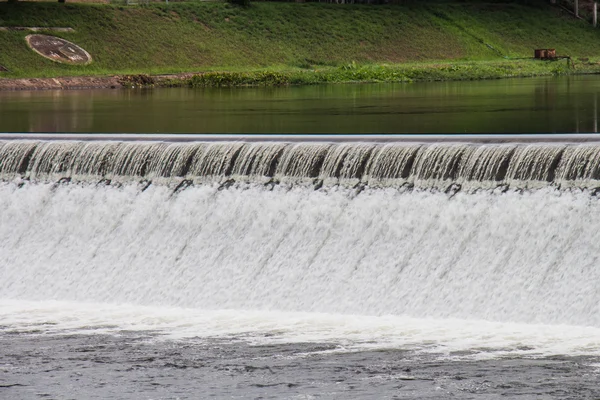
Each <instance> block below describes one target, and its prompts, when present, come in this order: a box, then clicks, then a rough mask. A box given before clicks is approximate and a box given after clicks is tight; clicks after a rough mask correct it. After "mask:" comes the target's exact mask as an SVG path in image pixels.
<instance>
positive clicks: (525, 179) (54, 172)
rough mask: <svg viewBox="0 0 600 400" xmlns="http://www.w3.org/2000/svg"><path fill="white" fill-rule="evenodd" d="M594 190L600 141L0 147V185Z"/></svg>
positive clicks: (599, 177) (21, 143)
mask: <svg viewBox="0 0 600 400" xmlns="http://www.w3.org/2000/svg"><path fill="white" fill-rule="evenodd" d="M19 178H20V179H26V180H31V181H39V182H52V181H59V180H61V179H62V180H74V181H83V182H98V181H105V182H107V181H111V182H112V181H114V182H129V181H136V180H138V181H139V180H147V181H152V182H153V183H163V184H173V185H178V184H180V183H181V182H182V181H183V180H185V181H186V182H188V183H190V184H191V183H194V184H202V183H206V182H248V183H267V182H273V183H285V184H302V183H308V184H315V185H318V187H321V186H323V185H325V186H332V185H344V186H354V185H363V186H369V187H401V186H405V187H406V186H408V187H415V188H433V189H440V190H447V189H448V188H449V187H462V188H463V189H475V190H476V189H494V188H497V187H503V188H509V187H510V188H512V189H534V188H541V187H548V186H550V187H558V188H582V189H595V188H597V187H600V143H462V142H456V143H452V142H448V143H419V142H401V143H369V142H364V143H361V142H355V143H334V142H331V143H327V142H324V143H323V142H299V143H297V142H240V141H237V142H191V143H177V142H131V141H83V140H81V141H45V140H5V141H0V179H1V180H4V181H12V180H14V179H19Z"/></svg>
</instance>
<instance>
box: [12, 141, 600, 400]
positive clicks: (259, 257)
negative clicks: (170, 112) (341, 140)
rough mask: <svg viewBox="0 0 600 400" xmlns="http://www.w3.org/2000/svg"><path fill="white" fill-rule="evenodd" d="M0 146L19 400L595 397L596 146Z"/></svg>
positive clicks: (599, 206) (599, 294)
mask: <svg viewBox="0 0 600 400" xmlns="http://www.w3.org/2000/svg"><path fill="white" fill-rule="evenodd" d="M0 146H1V147H0V176H1V177H2V179H3V181H2V183H0V254H1V255H2V261H0V276H1V277H2V279H0V340H1V341H3V342H4V344H5V346H4V350H2V352H1V353H0V356H2V357H1V358H2V359H4V360H9V361H7V363H6V364H5V366H4V367H3V368H4V371H5V372H7V374H6V377H7V378H4V379H5V381H1V380H0V396H2V393H3V392H2V391H1V390H4V391H5V392H4V393H9V392H7V390H11V391H12V392H10V393H12V395H14V398H36V397H35V396H37V395H36V394H35V393H34V392H35V390H37V391H38V392H39V391H40V390H42V389H41V386H40V385H39V384H38V383H36V382H37V381H38V380H39V379H40V377H44V376H46V375H44V372H43V371H44V369H43V368H41V367H40V368H37V367H36V364H35V362H32V360H36V359H37V358H39V357H44V359H47V360H48V363H49V365H50V366H54V367H55V368H56V369H51V370H53V371H55V372H54V374H55V375H52V376H55V380H58V381H59V382H61V384H60V385H58V386H57V388H56V390H55V391H54V392H52V390H50V389H44V391H42V392H43V393H50V394H51V397H52V396H54V397H56V398H64V397H65V396H66V394H68V393H69V392H68V391H65V389H64V388H65V382H67V381H69V379H71V378H73V376H72V375H69V374H70V373H67V372H66V371H71V370H73V371H76V370H77V369H78V368H80V367H81V365H84V364H85V365H87V364H86V362H87V361H85V362H84V361H81V362H83V364H81V362H80V364H81V365H80V367H77V365H79V364H77V362H74V361H72V360H76V359H79V358H77V357H80V356H79V355H78V354H74V352H75V353H76V352H78V351H79V350H77V349H88V350H85V351H86V352H87V351H89V352H92V353H93V355H94V357H97V359H98V360H104V361H102V362H103V363H105V364H106V365H100V364H98V363H95V362H92V363H91V364H90V365H89V366H88V367H89V368H88V367H86V368H88V369H86V370H85V371H86V372H85V374H84V375H83V377H82V378H81V379H82V382H83V383H82V384H84V385H87V386H85V387H86V388H88V389H89V390H88V391H87V392H85V391H84V392H81V391H80V392H77V393H79V395H80V396H79V397H81V396H83V397H89V398H93V397H96V398H103V397H104V398H106V397H107V396H108V397H114V396H115V395H117V393H121V394H123V392H122V391H121V392H119V390H117V389H115V390H116V393H115V392H112V391H111V390H109V389H107V388H104V389H99V388H100V386H98V385H97V384H98V383H97V382H95V381H94V379H95V378H93V377H94V376H96V374H105V375H107V376H108V375H110V376H118V377H120V378H119V379H122V380H123V382H122V387H121V388H126V389H127V390H131V393H132V395H131V396H129V395H127V396H123V397H125V398H138V397H136V396H135V395H134V394H135V393H141V392H143V393H150V389H151V385H150V382H159V383H160V382H163V381H162V380H161V379H163V378H164V379H167V378H165V377H168V379H167V382H166V383H165V382H163V383H164V385H166V386H164V387H163V386H161V388H163V389H165V388H166V389H165V391H164V392H163V395H161V396H162V397H161V396H158V397H157V398H173V399H175V398H178V397H181V398H188V397H193V394H192V393H187V392H185V391H184V392H182V393H180V394H176V393H175V392H173V391H169V389H168V388H169V387H170V386H169V385H174V386H173V387H178V385H179V386H181V385H184V382H190V380H194V379H196V380H197V383H196V384H197V385H199V387H198V390H202V388H204V389H206V388H207V387H209V386H210V385H211V384H212V386H210V387H211V388H212V389H211V390H212V391H211V393H212V394H213V395H215V396H216V397H236V396H238V397H241V398H244V397H245V396H244V394H248V393H252V395H253V396H254V397H259V396H263V395H265V393H267V394H268V393H270V394H271V395H272V396H273V397H276V398H282V397H289V398H301V397H298V396H303V395H306V397H309V395H310V396H313V397H319V394H321V395H323V396H322V397H325V398H340V397H352V396H351V395H350V394H351V393H353V392H352V391H353V390H354V389H356V388H359V389H360V391H361V392H360V393H362V395H357V396H355V397H360V398H366V397H369V396H372V398H392V397H393V396H392V394H394V395H398V397H405V398H414V397H410V396H416V397H421V398H445V396H450V395H452V396H459V397H464V398H471V397H469V396H470V395H471V394H477V393H480V394H485V395H486V396H488V397H486V398H495V396H506V395H515V396H516V395H522V396H525V397H524V398H528V397H527V395H528V394H529V395H530V394H531V393H537V394H540V395H544V396H546V397H545V398H568V397H569V396H572V397H573V398H586V397H589V398H593V396H597V395H600V392H599V391H597V390H596V389H595V388H596V385H595V383H594V382H597V379H598V366H597V365H600V364H598V362H599V360H600V358H599V357H600V342H599V341H598V337H600V291H599V290H598V288H597V287H598V285H597V282H599V281H600V269H599V268H598V264H599V260H598V257H599V255H600V231H598V229H597V228H598V226H600V200H599V199H598V198H597V197H596V195H595V191H594V190H589V189H590V188H594V187H595V186H594V185H595V182H596V181H597V179H598V174H599V172H598V168H600V166H599V165H598V155H597V154H598V152H599V150H600V146H596V145H591V144H590V145H567V144H556V145H546V144H537V145H522V144H511V145H492V144H489V145H484V144H446V145H443V144H440V145H433V144H389V145H377V144H286V143H262V144H261V143H256V144H245V143H225V144H208V143H198V144H164V143H152V144H140V143H83V142H73V143H54V142H26V141H16V142H4V143H2V144H1V145H0ZM65 178H70V180H69V179H65ZM307 179H308V180H307ZM314 180H316V182H315V181H314ZM306 182H310V184H309V185H306ZM407 182H408V183H410V185H408V184H407ZM490 182H493V183H494V184H493V185H492V184H490ZM117 183H118V184H117ZM265 183H269V184H265ZM335 183H349V184H341V185H336V184H335ZM356 183H359V185H358V186H356ZM452 184H455V185H459V187H460V186H463V187H464V186H465V185H467V184H469V187H471V188H479V189H486V188H490V189H489V190H478V191H466V190H464V191H460V190H452V191H447V190H445V189H446V188H447V187H448V185H452ZM497 187H501V189H502V190H497V189H495V190H494V189H493V188H497ZM565 187H568V188H569V190H564V188H565ZM425 188H426V189H427V190H423V189H425ZM431 188H435V189H444V190H431ZM522 188H528V190H516V189H522ZM578 188H580V189H581V190H580V189H578ZM359 189H360V190H359ZM89 335H92V336H89ZM103 335H108V336H103ZM140 340H141V342H139V341H140ZM69 343H70V344H69ZM14 348H18V349H21V350H20V351H17V350H11V349H14ZM40 348H42V349H46V350H39V349H40ZM35 349H38V350H35ZM119 349H121V350H119ZM167 349H177V350H176V351H175V350H173V351H172V352H171V350H168V351H167ZM81 351H84V350H81ZM122 351H125V353H122ZM196 352H200V353H201V354H200V353H196ZM128 354H129V355H128ZM156 354H161V355H160V356H157V355H156ZM350 354H354V356H352V355H350ZM82 357H83V358H81V360H88V361H89V360H92V359H94V360H95V359H96V358H94V357H92V358H90V357H91V356H82ZM86 357H87V358H86ZM136 357H137V358H136ZM157 357H158V358H157ZM161 357H162V358H161ZM353 357H354V358H353ZM68 360H71V361H68ZM148 360H150V361H148ZM156 360H160V363H158V364H157V362H158V361H156ZM211 360H212V361H211ZM216 360H220V361H216ZM223 360H229V361H227V362H228V363H230V364H227V363H225V365H223V363H224V362H225V361H223ZM361 360H362V361H361ZM494 360H496V361H494ZM502 360H504V361H502ZM534 360H538V361H534ZM234 361H235V362H234ZM311 362H317V364H319V363H321V362H323V363H325V364H326V365H330V366H332V365H336V366H337V367H335V368H340V369H339V370H337V369H335V368H333V367H331V368H333V370H331V369H329V367H325V366H321V367H314V365H313V364H311ZM24 363H25V364H27V365H29V367H27V368H25V369H23V368H21V367H18V365H23V364H24ZM178 363H179V364H178ZM231 363H233V364H231ZM506 363H509V364H510V363H512V364H511V365H510V366H507V364H506ZM535 363H537V364H535ZM325 364H324V365H325ZM65 365H68V367H65ZM173 365H184V366H185V368H184V367H182V368H183V369H186V371H187V372H186V375H185V379H184V378H183V376H180V375H177V373H176V370H177V367H173ZM231 365H237V366H236V367H232V366H231ZM276 365H277V366H278V367H277V368H279V367H280V368H281V370H277V369H276V371H275V372H274V371H273V370H271V371H270V372H269V373H268V374H267V375H268V376H269V377H270V378H265V376H264V373H263V374H262V375H260V379H259V378H258V377H257V376H256V375H252V374H254V373H256V371H268V369H267V368H271V367H273V368H276V367H275V366H276ZM311 365H312V367H311ZM319 365H320V364H319ZM349 365H354V366H355V367H352V368H355V369H352V368H351V369H349V370H347V371H346V368H349V367H348V366H349ZM358 365H362V367H364V366H365V365H367V366H369V365H370V366H372V370H371V373H370V375H369V372H368V371H363V372H364V373H365V374H366V375H364V377H366V376H369V377H370V378H368V379H367V380H363V379H362V378H360V379H359V377H358V376H357V375H355V372H356V368H358V369H360V368H362V367H358ZM136 366H137V367H136ZM313 367H314V368H317V369H314V370H313V369H311V368H313ZM505 367H506V368H505ZM63 368H66V370H63ZM128 368H129V369H128ZM165 368H166V369H165ZM188 368H189V369H188ZM236 368H237V369H236ZM257 368H258V369H257ZM260 368H262V369H260ZM298 368H299V369H300V370H298ZM319 368H321V369H319ZM536 368H539V369H536ZM554 368H556V369H554ZM140 369H143V370H144V371H152V373H150V372H148V373H149V374H150V375H151V376H152V378H151V380H150V381H147V383H148V385H150V386H148V387H146V386H144V385H141V384H140V385H141V386H136V385H133V386H132V383H131V382H132V379H133V378H135V377H139V376H138V375H139V374H138V372H135V371H139V370H140ZM238 369H239V371H238ZM457 369H458V370H460V371H462V372H461V374H463V373H464V374H463V375H464V376H463V378H461V379H465V380H466V381H465V382H462V383H457V382H458V381H461V379H458V378H457V382H454V381H453V380H452V379H453V378H449V377H452V376H456V374H457V372H456V370H457ZM415 370H416V371H418V372H415ZM524 370H525V371H529V372H528V373H529V374H530V375H527V373H525V374H526V376H528V377H529V378H527V379H526V380H525V381H523V378H522V376H523V373H524V372H523V371H524ZM57 371H59V372H57ZM60 371H62V372H60ZM115 371H117V372H118V373H117V372H115ZM165 371H166V372H165ZM190 371H196V372H193V373H191V372H190ZM244 371H245V372H244ZM249 371H251V372H252V374H251V375H252V376H249V375H248V374H249V373H250V372H249ZM336 371H337V372H336ZM340 371H346V372H344V373H343V374H342V375H344V376H345V378H344V379H342V380H341V381H339V382H346V383H344V384H343V385H342V384H341V383H340V385H342V386H343V387H342V386H336V385H337V384H334V383H335V382H336V381H335V379H338V378H339V379H341V378H340V377H339V376H338V375H339V373H341V372H340ZM353 371H354V372H353ZM411 371H412V372H411ZM478 371H479V372H478ZM359 373H360V372H359ZM165 374H166V375H165ZM190 374H191V375H190ZM244 374H246V375H244ZM269 374H273V375H269ZM336 374H337V375H336ZM481 374H483V375H481ZM502 374H505V375H502ZM548 374H551V376H550V377H549V375H548ZM561 374H562V375H561ZM459 375H460V374H459ZM559 375H560V376H561V377H562V378H561V379H562V380H561V381H559V382H556V381H555V380H556V379H558V378H557V377H558V376H559ZM232 376H235V378H226V377H232ZM461 376H462V375H461ZM161 377H162V378H161ZM504 377H506V379H504ZM136 379H137V378H136ZM182 379H183V380H182ZM228 379H229V380H228ZM230 379H234V381H231V380H230ZM448 379H450V380H448ZM546 380H547V381H548V382H546ZM413 381H414V382H413ZM94 382H95V383H94ZM169 382H170V383H169ZM373 382H379V384H380V385H382V386H381V391H378V390H376V389H375V387H377V385H375V386H373V385H374V384H373ZM406 382H412V383H410V384H407V383H406ZM515 382H520V383H519V384H516V383H515ZM534 382H537V384H534ZM540 382H546V383H547V385H546V383H544V384H541V383H540ZM163 383H160V384H157V385H159V386H160V385H162V384H163ZM400 383H401V384H400ZM232 384H234V388H233V389H232V388H231V386H230V385H232ZM3 385H4V386H3ZM19 385H22V386H19ZM94 385H96V386H94ZM236 385H237V386H236ZM256 385H258V386H256ZM261 385H262V386H261ZM265 385H266V386H265ZM269 385H271V386H269ZM319 385H321V386H319ZM519 385H520V386H519ZM536 385H537V386H536ZM3 387H4V389H3ZM273 387H276V388H273ZM27 388H34V389H35V390H34V389H32V390H33V391H32V392H28V391H27V390H28V389H27ZM136 388H137V390H138V391H141V392H136ZM236 388H237V389H236ZM266 388H271V389H266ZM319 388H320V389H319ZM353 388H354V389H353ZM369 388H370V389H369ZM402 388H404V389H402ZM438 388H439V390H438ZM561 388H567V389H561ZM440 390H441V391H440ZM561 390H562V391H561ZM565 390H566V391H565ZM192 392H194V391H192ZM36 393H37V392H36ZM40 393H41V392H40ZM194 393H196V392H194ZM324 393H325V394H324ZM92 394H93V395H92ZM12 395H11V396H12ZM30 395H31V396H30ZM145 396H146V395H145ZM147 396H150V395H149V394H148V395H147ZM42 397H43V396H42ZM46 397H47V396H46ZM75 397H78V396H75ZM117 397H119V396H117ZM533 397H535V396H534V395H532V398H533Z"/></svg>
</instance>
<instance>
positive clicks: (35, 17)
mask: <svg viewBox="0 0 600 400" xmlns="http://www.w3.org/2000/svg"><path fill="white" fill-rule="evenodd" d="M0 26H42V27H43V26H47V27H51V26H59V27H72V28H74V29H75V32H72V33H68V32H61V33H52V34H53V35H56V36H60V37H63V38H65V39H67V40H70V41H73V42H75V43H77V44H79V45H81V46H82V47H84V48H85V49H86V50H88V51H89V52H90V53H91V54H92V56H93V58H94V62H93V63H92V64H90V65H88V66H71V65H62V64H57V63H54V62H52V61H49V60H46V59H43V58H42V57H40V56H38V55H37V54H35V53H34V52H33V51H31V50H30V49H29V48H28V47H27V46H26V44H25V41H24V37H25V36H26V35H27V34H28V32H23V31H8V32H3V31H0V65H3V66H4V67H6V68H7V69H8V70H9V71H8V72H1V73H0V77H7V78H20V77H28V78H29V77H55V76H84V75H114V74H166V73H181V72H192V71H193V72H210V73H207V74H204V75H202V76H199V77H194V78H192V80H191V84H193V85H196V86H204V85H222V86H224V85H238V84H288V83H289V84H293V83H320V82H345V81H412V80H447V79H485V78H500V77H507V76H540V75H556V74H566V73H596V72H598V71H599V70H600V68H598V66H597V65H596V64H595V63H594V61H595V60H596V57H598V56H600V31H598V30H594V29H593V28H592V27H591V26H590V25H589V24H587V23H586V22H584V21H580V20H576V19H574V18H572V17H571V16H569V15H567V14H565V13H564V12H562V11H561V10H560V9H557V8H552V7H550V6H548V5H547V4H546V2H540V3H536V2H533V3H531V4H529V5H523V4H517V3H490V4H481V3H468V2H467V3H459V4H455V3H452V2H444V3H439V4H435V3H431V2H426V5H422V4H418V3H415V4H408V5H403V6H398V5H395V6H391V5H390V6H363V5H334V4H318V3H253V4H252V6H251V7H248V8H242V7H237V6H232V5H230V4H227V3H201V2H189V3H172V4H170V5H165V4H151V5H144V6H129V7H126V6H114V5H103V4H68V3H67V4H58V3H19V4H7V3H0ZM540 47H541V48H545V47H553V48H556V49H557V52H558V53H559V54H564V55H571V56H573V57H574V58H575V61H576V68H575V69H574V70H569V69H567V68H566V64H565V62H564V61H563V62H555V63H548V62H539V61H538V62H533V61H523V60H508V58H521V57H531V56H532V53H533V49H534V48H540ZM583 57H585V58H589V59H590V60H589V61H586V62H578V61H577V58H583ZM223 71H226V72H223ZM179 83H181V82H179Z"/></svg>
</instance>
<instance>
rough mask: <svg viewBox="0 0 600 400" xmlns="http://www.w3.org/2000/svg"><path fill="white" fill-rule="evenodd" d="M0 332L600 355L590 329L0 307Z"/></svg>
mask: <svg viewBox="0 0 600 400" xmlns="http://www.w3.org/2000/svg"><path fill="white" fill-rule="evenodd" d="M0 325H4V326H10V329H11V330H12V331H16V332H27V333H34V334H35V333H37V334H59V335H62V334H99V333H108V334H116V335H119V334H120V333H121V332H122V331H123V330H133V331H152V332H154V333H156V334H158V335H159V336H158V337H157V340H160V339H163V338H164V339H176V340H181V339H190V338H217V337H221V338H227V339H232V340H239V341H244V342H248V343H251V344H254V345H264V344H276V343H310V342H318V343H323V342H333V343H336V344H338V345H339V347H338V350H336V351H341V352H346V351H360V350H368V349H403V350H413V351H417V352H426V353H436V354H439V355H441V356H442V357H444V356H449V357H452V359H461V358H466V359H487V358H495V357H502V356H513V357H514V356H533V357H539V356H549V355H556V354H568V355H571V356H577V355H600V339H599V338H600V329H598V328H594V327H578V326H569V325H541V324H516V323H499V322H490V321H484V320H464V319H454V318H448V319H439V318H413V317H407V316H395V315H386V316H362V315H344V314H326V313H309V312H278V311H258V310H198V309H189V308H188V309H186V308H176V307H147V306H145V307H144V306H133V305H129V304H124V305H114V304H105V303H76V302H61V301H43V302H42V301H39V302H30V301H19V300H2V301H0ZM328 351H331V350H328ZM457 353H458V354H457Z"/></svg>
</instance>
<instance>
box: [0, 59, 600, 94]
mask: <svg viewBox="0 0 600 400" xmlns="http://www.w3.org/2000/svg"><path fill="white" fill-rule="evenodd" d="M589 74H600V63H598V62H591V61H589V60H587V61H581V60H575V61H573V62H572V63H571V62H567V61H566V60H561V61H539V60H505V61H468V62H435V63H409V64H391V65H390V64H383V65H358V64H356V63H350V64H348V65H345V66H341V67H324V68H321V69H314V70H306V69H298V68H296V69H258V70H252V71H235V70H234V71H211V72H198V73H179V74H159V75H148V74H130V75H113V76H88V77H85V76H75V77H56V78H15V79H10V78H5V79H0V91H2V90H59V89H66V90H72V89H109V88H110V89H116V88H140V87H239V86H286V85H315V84H324V83H374V82H388V83H394V82H397V83H398V82H420V81H465V80H485V79H505V78H525V77H541V76H564V75H589Z"/></svg>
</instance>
